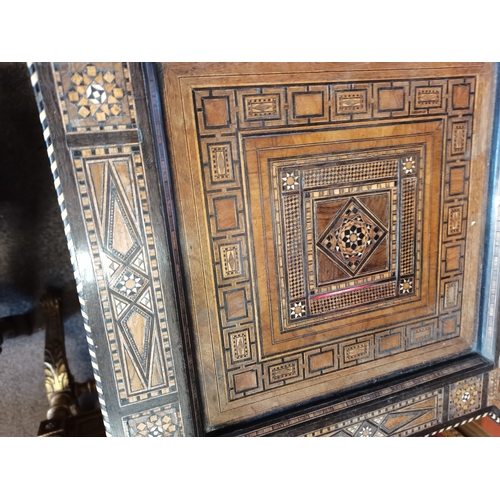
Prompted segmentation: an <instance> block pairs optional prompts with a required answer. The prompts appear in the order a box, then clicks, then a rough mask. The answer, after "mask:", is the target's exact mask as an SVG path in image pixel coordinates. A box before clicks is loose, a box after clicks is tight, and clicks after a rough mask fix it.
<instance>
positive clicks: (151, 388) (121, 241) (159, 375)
mask: <svg viewBox="0 0 500 500" xmlns="http://www.w3.org/2000/svg"><path fill="white" fill-rule="evenodd" d="M96 98H97V97H96ZM72 155H73V163H74V168H75V175H76V177H77V179H78V180H79V183H80V190H81V192H82V197H81V203H82V208H83V213H84V214H85V218H86V224H87V228H88V233H89V235H90V236H89V238H90V242H91V245H92V249H93V258H94V266H95V269H96V274H97V276H100V277H101V279H98V281H97V283H98V284H99V287H100V296H101V307H102V308H103V313H104V316H105V317H106V318H108V321H107V322H106V328H107V331H106V334H107V336H108V341H109V345H110V349H111V355H112V359H113V365H114V369H115V374H116V379H117V387H118V392H119V396H120V403H121V404H122V405H125V404H130V403H134V402H136V401H139V400H143V399H145V398H153V397H158V396H161V395H167V394H172V393H174V392H176V391H177V387H176V383H175V375H174V367H173V360H172V354H171V351H170V339H169V333H168V330H167V323H166V316H165V314H166V313H165V303H164V299H163V292H162V287H161V281H160V277H159V274H158V270H157V268H158V263H157V260H156V243H155V240H154V233H153V227H152V224H151V220H150V215H149V206H148V203H149V202H148V198H147V194H146V186H145V182H144V171H143V166H142V154H141V150H140V147H139V146H137V145H130V146H123V147H110V148H87V149H81V150H77V149H74V150H72ZM85 195H86V196H85ZM108 266H109V268H108ZM148 425H149V424H148Z"/></svg>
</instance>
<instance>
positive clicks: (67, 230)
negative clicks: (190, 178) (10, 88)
mask: <svg viewBox="0 0 500 500" xmlns="http://www.w3.org/2000/svg"><path fill="white" fill-rule="evenodd" d="M27 66H28V70H29V73H30V78H31V85H32V87H33V91H34V94H35V99H36V104H37V108H38V116H39V119H40V123H41V125H42V129H43V138H44V140H45V145H46V147H47V156H48V157H49V161H50V169H51V172H52V176H53V178H54V186H55V189H56V193H57V202H58V204H59V209H60V211H61V218H62V221H63V226H64V234H65V236H66V241H67V244H68V250H69V254H70V260H71V266H72V267H73V274H74V277H75V282H76V290H77V293H78V300H79V302H80V308H81V313H82V317H83V327H84V328H85V336H86V338H87V344H88V349H89V353H90V358H91V364H92V370H93V373H94V378H95V382H96V389H97V394H98V399H99V404H100V406H101V413H102V416H103V422H104V428H105V431H106V435H107V436H111V435H112V434H111V426H110V423H109V415H108V412H107V409H106V401H105V399H104V392H103V389H102V379H101V376H100V371H99V365H98V362H97V357H96V352H95V346H94V341H93V340H92V337H91V335H92V331H91V329H90V324H89V316H88V313H87V306H86V303H85V299H84V298H83V295H82V290H83V284H82V279H81V277H80V272H79V269H78V262H77V259H76V252H75V246H74V243H73V239H72V235H71V226H70V223H69V219H68V211H67V209H66V202H65V199H64V193H63V192H62V186H61V178H60V176H59V169H58V166H57V161H56V157H55V153H54V145H53V144H52V139H51V134H50V128H49V125H48V122H47V116H46V112H45V106H44V104H43V96H42V93H41V90H40V85H39V83H38V72H37V70H36V63H31V62H29V63H27Z"/></svg>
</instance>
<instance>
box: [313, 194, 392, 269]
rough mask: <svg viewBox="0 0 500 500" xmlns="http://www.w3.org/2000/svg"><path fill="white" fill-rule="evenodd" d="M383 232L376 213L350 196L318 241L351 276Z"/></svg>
mask: <svg viewBox="0 0 500 500" xmlns="http://www.w3.org/2000/svg"><path fill="white" fill-rule="evenodd" d="M386 234H387V229H386V228H384V226H383V224H382V223H381V222H380V221H376V217H375V215H374V214H370V212H369V211H368V210H367V209H366V208H363V204H362V203H361V202H360V201H359V200H356V199H354V198H353V199H352V200H350V201H349V202H348V204H347V206H346V207H345V208H343V209H342V210H340V212H339V213H338V214H337V215H336V216H335V217H334V218H333V219H332V221H331V222H330V224H329V225H328V227H327V229H326V231H325V233H324V235H323V237H321V238H320V239H319V241H318V243H317V245H318V246H319V247H320V248H322V249H323V250H324V251H325V253H326V254H327V255H328V256H329V257H330V258H332V259H333V260H334V261H335V262H336V263H337V264H340V266H341V267H342V268H343V269H344V270H346V271H347V272H348V273H350V274H351V275H353V276H354V275H355V274H356V271H357V270H358V269H359V268H360V267H361V265H362V264H363V263H364V262H366V260H367V259H368V258H369V256H370V255H371V254H373V252H374V251H375V249H376V248H377V246H378V245H379V243H380V242H381V241H382V239H383V237H384V236H385V235H386Z"/></svg>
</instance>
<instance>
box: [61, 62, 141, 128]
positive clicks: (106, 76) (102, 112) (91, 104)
mask: <svg viewBox="0 0 500 500" xmlns="http://www.w3.org/2000/svg"><path fill="white" fill-rule="evenodd" d="M54 76H55V79H56V84H57V85H58V89H59V95H58V97H59V101H60V106H61V111H62V115H63V121H64V125H65V127H66V132H86V131H97V130H117V129H126V128H134V127H135V111H134V107H133V99H132V94H131V85H130V75H129V69H128V65H127V63H111V62H109V63H54Z"/></svg>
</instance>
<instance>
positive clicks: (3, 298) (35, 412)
mask: <svg viewBox="0 0 500 500" xmlns="http://www.w3.org/2000/svg"><path fill="white" fill-rule="evenodd" d="M49 290H55V291H60V295H61V309H62V315H63V321H64V329H65V334H66V351H67V356H68V363H69V368H70V370H71V372H72V373H73V375H74V377H75V379H76V380H77V381H78V382H83V381H84V380H86V379H88V378H90V377H92V368H91V365H90V356H89V354H88V351H87V344H86V340H85V334H84V330H83V322H82V318H81V314H80V308H79V302H78V297H77V294H76V285H75V281H74V278H73V271H72V268H71V263H70V259H69V253H68V249H67V246H66V238H65V235H64V230H63V225H62V221H61V216H60V211H59V206H58V203H57V196H56V191H55V189H54V184H53V179H52V174H51V171H50V165H49V160H48V158H47V153H46V149H45V142H44V140H43V135H42V128H41V125H40V122H39V119H38V110H37V107H36V102H35V99H34V95H33V90H32V88H31V83H30V77H29V73H28V69H27V66H26V64H25V63H0V318H5V317H8V316H11V315H19V314H24V313H26V312H28V311H30V310H33V309H35V308H36V307H38V301H39V300H40V298H41V297H42V296H43V294H45V293H46V292H47V291H49ZM44 335H45V334H44V331H43V330H42V331H38V332H36V333H34V334H33V335H30V336H21V337H17V338H14V339H8V340H5V341H4V343H3V345H2V348H3V351H2V353H1V354H0V436H36V434H37V431H38V426H39V424H40V421H42V420H45V418H46V412H47V409H48V402H47V398H46V395H45V388H44V375H43V373H44V372H43V349H44Z"/></svg>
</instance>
